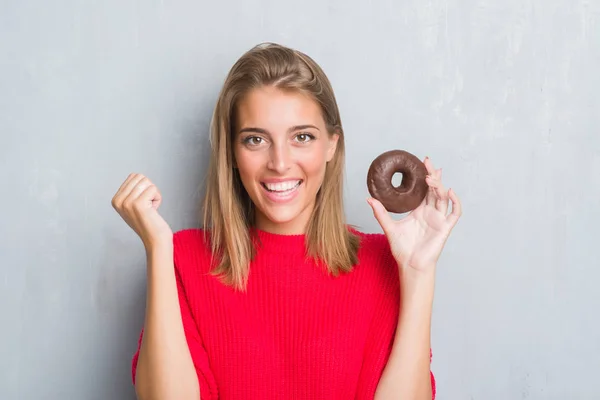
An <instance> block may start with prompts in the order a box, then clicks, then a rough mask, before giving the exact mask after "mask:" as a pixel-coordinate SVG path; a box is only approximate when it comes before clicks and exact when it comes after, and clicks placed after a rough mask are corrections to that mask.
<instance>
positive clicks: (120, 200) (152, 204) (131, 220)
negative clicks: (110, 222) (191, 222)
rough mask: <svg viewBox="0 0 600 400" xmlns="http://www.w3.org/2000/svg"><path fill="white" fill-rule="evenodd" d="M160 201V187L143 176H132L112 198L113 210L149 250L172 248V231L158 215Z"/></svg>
mask: <svg viewBox="0 0 600 400" xmlns="http://www.w3.org/2000/svg"><path fill="white" fill-rule="evenodd" d="M161 202H162V197H161V194H160V191H159V190H158V188H157V187H156V186H155V185H154V184H153V183H152V182H151V181H150V179H148V178H147V177H145V176H144V175H142V174H130V175H129V176H128V177H127V179H126V180H125V182H123V184H122V185H121V187H120V188H119V190H118V191H117V193H116V194H115V195H114V197H113V199H112V206H113V207H114V209H115V210H117V212H118V213H119V215H120V216H121V218H123V220H125V222H127V224H128V225H129V226H130V227H131V229H133V230H134V231H135V233H137V234H138V236H139V237H140V239H142V242H143V243H144V246H145V247H146V250H147V251H149V250H150V249H151V248H153V247H155V246H165V245H167V246H172V245H173V231H172V230H171V228H170V227H169V224H167V222H166V221H165V220H164V219H163V217H161V216H160V214H159V213H158V207H159V206H160V204H161Z"/></svg>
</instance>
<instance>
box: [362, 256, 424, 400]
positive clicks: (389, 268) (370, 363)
mask: <svg viewBox="0 0 600 400" xmlns="http://www.w3.org/2000/svg"><path fill="white" fill-rule="evenodd" d="M383 253H386V252H385V251H384V252H383ZM389 256H391V255H388V257H386V255H384V256H383V257H382V258H383V260H380V265H377V266H376V268H377V269H378V271H381V272H382V273H381V274H380V276H378V278H377V281H378V285H379V288H380V291H379V292H378V296H379V298H378V299H377V302H376V304H377V305H376V307H377V308H376V310H375V314H374V316H373V319H372V321H371V325H370V326H369V333H368V337H367V341H366V343H365V349H364V356H363V364H362V368H361V371H360V375H359V379H358V386H357V391H356V400H372V399H373V398H374V397H375V391H376V390H377V385H378V384H379V380H380V378H381V375H382V374H383V370H384V369H385V366H386V365H387V362H388V360H389V356H390V353H391V351H392V347H393V344H394V336H395V334H396V327H397V325H398V316H399V306H400V279H399V276H398V270H397V267H396V265H395V263H394V262H390V258H389ZM392 259H393V258H392ZM429 357H430V361H431V357H432V353H431V350H430V353H429ZM430 376H431V389H432V400H435V396H436V386H435V385H436V383H435V377H434V375H433V372H431V371H430Z"/></svg>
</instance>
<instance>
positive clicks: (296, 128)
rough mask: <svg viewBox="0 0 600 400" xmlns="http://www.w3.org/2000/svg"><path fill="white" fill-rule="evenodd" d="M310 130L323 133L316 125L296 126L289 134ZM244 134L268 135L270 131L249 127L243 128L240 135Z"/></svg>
mask: <svg viewBox="0 0 600 400" xmlns="http://www.w3.org/2000/svg"><path fill="white" fill-rule="evenodd" d="M309 128H313V129H316V130H318V131H321V130H320V129H319V128H317V127H316V126H314V125H296V126H292V127H291V128H290V129H288V133H291V132H294V131H300V130H302V129H309ZM243 132H254V133H262V134H263V135H268V134H269V131H267V130H266V129H263V128H257V127H252V126H251V127H247V128H242V129H240V131H239V132H238V133H243Z"/></svg>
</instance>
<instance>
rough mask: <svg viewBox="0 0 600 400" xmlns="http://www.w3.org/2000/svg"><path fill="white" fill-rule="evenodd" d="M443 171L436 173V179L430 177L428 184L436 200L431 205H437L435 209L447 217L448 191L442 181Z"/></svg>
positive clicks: (439, 170)
mask: <svg viewBox="0 0 600 400" xmlns="http://www.w3.org/2000/svg"><path fill="white" fill-rule="evenodd" d="M441 174H442V169H441V168H440V169H438V170H437V171H436V178H433V177H429V178H428V179H427V180H428V182H427V183H428V184H429V185H430V186H431V188H432V189H433V193H434V199H433V200H431V204H433V205H435V208H436V209H437V210H438V211H440V212H441V213H443V214H444V215H446V213H447V212H448V191H447V190H446V188H445V187H444V185H443V184H442V181H441V178H440V177H441Z"/></svg>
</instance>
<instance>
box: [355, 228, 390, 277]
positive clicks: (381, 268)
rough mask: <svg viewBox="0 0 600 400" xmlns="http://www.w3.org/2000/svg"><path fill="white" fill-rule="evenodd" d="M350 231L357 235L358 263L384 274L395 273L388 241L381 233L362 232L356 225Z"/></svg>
mask: <svg viewBox="0 0 600 400" xmlns="http://www.w3.org/2000/svg"><path fill="white" fill-rule="evenodd" d="M350 231H351V232H352V233H354V234H355V235H356V236H358V238H359V241H360V244H359V248H358V254H357V257H358V264H359V265H362V266H363V267H364V266H369V267H370V268H369V269H370V270H372V271H375V272H377V273H378V274H382V275H384V276H390V275H396V272H397V270H398V267H397V264H396V261H395V260H394V257H393V255H392V251H391V248H390V244H389V241H388V239H387V237H386V236H385V234H383V233H373V232H364V231H361V230H359V229H358V228H356V227H350Z"/></svg>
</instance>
